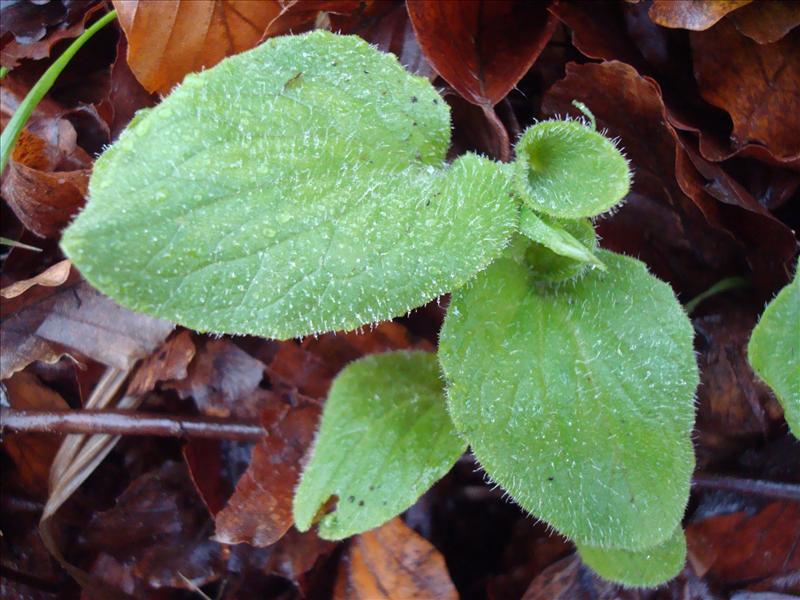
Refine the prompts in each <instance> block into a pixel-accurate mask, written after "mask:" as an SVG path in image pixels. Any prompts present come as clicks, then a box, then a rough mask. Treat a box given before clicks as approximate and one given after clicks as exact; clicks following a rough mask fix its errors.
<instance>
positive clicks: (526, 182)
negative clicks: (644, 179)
mask: <svg viewBox="0 0 800 600" xmlns="http://www.w3.org/2000/svg"><path fill="white" fill-rule="evenodd" d="M516 154H517V158H516V160H515V161H514V167H515V171H516V176H515V183H516V190H517V193H519V194H520V196H521V198H522V199H523V201H524V202H525V203H526V204H527V205H528V206H529V207H530V208H532V209H533V210H536V211H539V212H543V213H545V214H548V215H550V216H553V217H557V218H562V219H578V218H581V217H593V216H595V215H599V214H600V213H603V212H605V211H607V210H608V209H610V208H611V207H613V206H614V205H616V204H617V203H619V202H620V201H621V200H622V198H623V197H624V196H625V194H627V193H628V189H629V187H630V172H629V170H628V162H627V161H626V160H625V157H624V156H622V153H620V151H619V150H618V149H617V147H616V146H615V145H614V143H613V142H612V141H611V140H610V139H608V138H607V137H605V136H604V135H602V134H601V133H599V132H597V131H595V130H594V129H592V128H591V127H588V126H586V125H584V124H583V123H582V122H580V121H542V122H541V123H537V124H536V125H533V126H531V127H529V128H528V129H527V130H526V131H525V133H524V134H523V135H522V137H521V138H520V140H519V141H518V142H517V145H516Z"/></svg>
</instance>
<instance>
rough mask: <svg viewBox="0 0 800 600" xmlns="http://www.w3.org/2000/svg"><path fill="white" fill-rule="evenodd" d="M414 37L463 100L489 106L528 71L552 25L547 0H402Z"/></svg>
mask: <svg viewBox="0 0 800 600" xmlns="http://www.w3.org/2000/svg"><path fill="white" fill-rule="evenodd" d="M407 6H408V14H409V16H410V17H411V23H412V25H413V26H414V31H415V32H416V33H417V40H418V41H419V45H420V47H421V48H422V51H423V52H424V54H425V57H426V58H427V59H428V61H429V62H430V63H431V65H432V66H433V68H434V69H436V71H437V72H438V73H439V75H441V76H442V77H443V78H444V79H445V81H447V83H449V84H450V85H451V86H453V88H454V89H455V90H456V91H458V93H459V94H461V95H462V96H463V97H464V98H465V99H466V100H468V101H470V102H472V103H473V104H477V105H479V106H485V107H488V108H491V107H492V106H494V105H495V104H497V103H498V102H500V100H502V99H503V98H504V97H505V96H506V95H507V94H508V93H509V92H510V91H511V90H512V89H513V88H514V86H515V85H516V84H517V82H519V80H520V79H522V76H523V75H525V73H527V72H528V69H530V67H531V65H532V64H533V63H534V61H535V60H536V58H537V57H538V56H539V54H540V53H541V52H542V50H543V49H544V47H545V45H546V44H547V42H548V41H549V40H550V37H551V36H552V34H553V30H554V29H555V25H556V21H555V19H554V18H553V17H552V16H551V15H550V14H549V13H548V12H547V3H544V2H518V1H516V0H494V1H488V0H464V1H461V2H425V1H421V0H408V2H407Z"/></svg>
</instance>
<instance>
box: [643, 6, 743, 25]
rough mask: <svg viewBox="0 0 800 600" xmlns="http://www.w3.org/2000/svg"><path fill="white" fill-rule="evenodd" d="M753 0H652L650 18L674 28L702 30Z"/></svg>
mask: <svg viewBox="0 0 800 600" xmlns="http://www.w3.org/2000/svg"><path fill="white" fill-rule="evenodd" d="M752 1H753V0H653V4H652V5H651V6H650V18H651V19H653V21H655V22H656V23H658V24H659V25H662V26H664V27H671V28H674V29H691V30H692V31H702V30H704V29H708V28H709V27H711V26H712V25H713V24H714V23H716V22H717V21H719V20H720V19H721V18H722V17H724V16H725V15H726V14H728V13H729V12H731V11H734V10H736V9H737V8H740V7H742V6H745V5H746V4H750V2H752Z"/></svg>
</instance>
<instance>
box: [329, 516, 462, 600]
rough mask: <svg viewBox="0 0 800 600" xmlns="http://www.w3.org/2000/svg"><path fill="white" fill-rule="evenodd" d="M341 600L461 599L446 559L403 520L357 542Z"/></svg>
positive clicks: (339, 590)
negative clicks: (396, 599)
mask: <svg viewBox="0 0 800 600" xmlns="http://www.w3.org/2000/svg"><path fill="white" fill-rule="evenodd" d="M333 597H334V599H335V600H344V599H347V600H379V599H385V600H389V599H392V598H437V599H439V600H444V599H446V598H452V599H457V598H458V593H457V592H456V588H455V586H454V585H453V582H452V581H451V580H450V575H449V574H448V572H447V566H446V565H445V562H444V557H442V555H441V554H440V553H439V551H438V550H436V548H434V547H433V546H432V545H431V544H430V542H428V541H427V540H426V539H425V538H423V537H422V536H421V535H419V534H418V533H416V532H415V531H414V530H413V529H411V528H410V527H408V525H406V524H405V523H403V521H402V520H401V519H400V517H395V518H394V519H392V520H391V521H389V522H388V523H386V524H385V525H382V526H381V527H378V528H377V529H373V530H372V531H368V532H366V533H362V534H361V535H358V536H356V537H354V538H353V539H352V541H351V542H350V548H349V551H348V553H347V556H346V557H345V558H344V559H343V560H342V561H341V562H340V563H339V574H338V576H337V579H336V587H335V589H334V593H333Z"/></svg>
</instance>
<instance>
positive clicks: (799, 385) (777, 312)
mask: <svg viewBox="0 0 800 600" xmlns="http://www.w3.org/2000/svg"><path fill="white" fill-rule="evenodd" d="M747 354H748V358H749V360H750V364H751V365H752V366H753V369H754V370H755V372H756V374H758V376H759V377H760V378H761V379H762V380H764V382H766V383H767V385H769V386H770V387H771V388H772V390H773V391H774V392H775V395H776V396H777V397H778V400H779V401H780V403H781V405H782V406H783V412H784V417H785V418H786V422H787V423H788V425H789V429H790V430H791V431H792V433H793V434H794V436H795V437H797V438H800V263H798V270H797V273H795V278H794V281H792V282H791V283H790V284H789V285H787V286H786V287H785V288H783V289H782V290H781V291H780V292H779V293H778V295H777V296H775V298H774V299H773V300H772V302H770V303H769V304H768V305H767V308H766V309H764V313H763V314H762V315H761V319H760V320H759V322H758V325H756V326H755V328H754V329H753V334H752V336H751V337H750V343H749V345H748V347H747Z"/></svg>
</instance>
